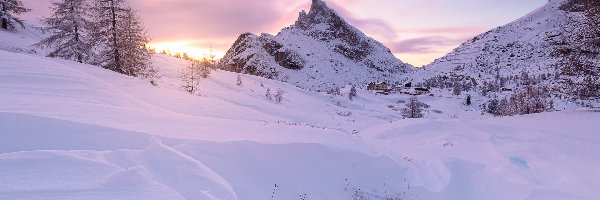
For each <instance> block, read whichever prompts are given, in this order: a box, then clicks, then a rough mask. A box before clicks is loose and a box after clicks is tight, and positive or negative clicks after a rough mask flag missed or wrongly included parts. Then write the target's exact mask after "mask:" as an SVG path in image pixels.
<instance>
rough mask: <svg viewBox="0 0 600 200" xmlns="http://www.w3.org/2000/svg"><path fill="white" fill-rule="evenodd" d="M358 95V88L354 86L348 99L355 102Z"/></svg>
mask: <svg viewBox="0 0 600 200" xmlns="http://www.w3.org/2000/svg"><path fill="white" fill-rule="evenodd" d="M357 96H358V94H357V93H356V86H354V85H352V86H351V87H350V93H348V99H350V101H354V97H357Z"/></svg>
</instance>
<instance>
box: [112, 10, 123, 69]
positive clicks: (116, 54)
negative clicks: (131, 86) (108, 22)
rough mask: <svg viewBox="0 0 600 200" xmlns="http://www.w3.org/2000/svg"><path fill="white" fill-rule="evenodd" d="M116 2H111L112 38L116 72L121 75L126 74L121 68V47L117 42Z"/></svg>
mask: <svg viewBox="0 0 600 200" xmlns="http://www.w3.org/2000/svg"><path fill="white" fill-rule="evenodd" d="M116 6H117V5H115V1H114V0H113V1H111V12H112V13H111V14H112V36H113V48H114V51H113V56H114V59H115V71H117V72H119V73H122V74H123V73H124V72H125V70H123V69H122V66H121V56H120V54H119V46H118V44H119V43H118V42H117V11H116V9H117V8H116Z"/></svg>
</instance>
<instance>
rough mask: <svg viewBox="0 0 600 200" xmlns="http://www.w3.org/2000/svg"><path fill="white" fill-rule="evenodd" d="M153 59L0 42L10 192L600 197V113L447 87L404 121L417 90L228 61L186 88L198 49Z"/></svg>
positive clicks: (0, 141)
mask: <svg viewBox="0 0 600 200" xmlns="http://www.w3.org/2000/svg"><path fill="white" fill-rule="evenodd" d="M2 34H4V35H3V37H4V36H8V37H20V36H18V35H16V34H14V33H6V32H4V33H2ZM11 34H13V35H11ZM2 40H5V38H2ZM15 44H16V45H17V46H18V45H21V47H22V48H26V47H27V45H28V44H27V43H26V42H16V43H15ZM7 47H11V46H10V45H8V46H7ZM13 49H14V48H13ZM154 63H155V65H156V66H157V67H158V68H159V69H160V70H161V75H162V76H163V77H162V78H161V79H160V80H159V81H158V86H152V85H151V84H150V83H149V82H148V80H143V79H138V78H131V77H127V76H124V75H119V74H116V73H114V72H111V71H108V70H104V69H101V68H98V67H95V66H91V65H84V64H79V63H75V62H70V61H64V60H59V59H52V58H45V57H42V56H39V55H36V54H24V53H14V52H8V51H4V50H1V51H0V199H425V200H428V199H477V200H480V199H532V200H533V199H540V200H542V199H543V200H547V199H595V198H597V197H598V196H600V193H599V192H598V191H597V187H598V186H600V181H599V180H600V177H599V175H600V159H598V155H600V135H598V134H597V131H598V130H600V124H599V123H598V119H600V113H599V112H594V111H591V110H572V109H570V110H566V111H561V112H551V113H543V114H535V115H527V116H518V117H504V118H495V117H491V116H489V115H481V113H480V112H479V111H477V109H476V105H472V106H466V105H464V99H461V98H458V97H452V96H451V95H450V94H449V93H448V92H447V91H439V92H434V93H435V95H433V96H422V97H420V99H421V100H422V101H423V102H425V103H427V104H429V105H430V106H431V108H430V109H428V112H427V113H426V116H427V117H426V118H425V119H403V117H402V115H401V113H400V111H398V110H397V109H395V108H398V107H402V106H403V105H404V104H403V103H400V102H405V101H407V100H408V98H409V96H408V95H400V94H396V95H389V96H383V95H375V94H373V93H371V92H368V91H365V90H359V92H358V97H357V98H355V99H354V101H350V100H348V98H347V97H346V94H345V93H346V92H347V91H346V90H342V95H329V94H326V93H317V92H311V91H305V90H302V89H299V88H297V87H295V86H291V85H288V84H286V83H281V82H277V81H273V80H269V79H264V78H261V77H255V76H249V75H240V76H241V77H242V81H243V85H242V86H238V85H236V77H237V76H238V74H236V73H232V72H226V71H220V70H218V71H214V72H213V73H212V74H211V75H210V77H209V78H208V79H205V80H202V82H201V83H200V89H199V95H190V94H188V93H186V92H185V91H183V90H182V89H181V88H180V80H179V71H180V69H181V68H182V67H183V66H185V65H187V61H182V60H178V59H174V58H171V57H166V56H161V55H157V56H155V58H154ZM267 89H270V90H271V91H275V90H278V89H280V90H282V91H285V93H284V98H283V101H282V102H281V103H277V102H274V101H269V100H267V98H266V97H265V91H266V90H267ZM475 104H477V100H476V99H475ZM433 110H438V111H439V112H433Z"/></svg>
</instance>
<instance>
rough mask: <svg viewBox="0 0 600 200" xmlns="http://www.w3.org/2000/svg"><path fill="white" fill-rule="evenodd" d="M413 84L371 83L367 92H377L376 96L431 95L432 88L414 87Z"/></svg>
mask: <svg viewBox="0 0 600 200" xmlns="http://www.w3.org/2000/svg"><path fill="white" fill-rule="evenodd" d="M412 85H413V84H412V82H407V83H404V84H399V83H396V84H388V83H386V82H381V83H378V82H371V83H369V85H368V86H367V90H369V91H373V92H375V94H381V95H390V94H408V95H413V96H418V95H426V94H429V93H430V92H431V91H430V88H425V87H413V86H412Z"/></svg>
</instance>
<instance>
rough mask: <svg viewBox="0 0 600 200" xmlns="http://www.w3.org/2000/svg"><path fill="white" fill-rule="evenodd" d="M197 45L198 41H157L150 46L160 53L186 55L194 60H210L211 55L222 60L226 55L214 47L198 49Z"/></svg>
mask: <svg viewBox="0 0 600 200" xmlns="http://www.w3.org/2000/svg"><path fill="white" fill-rule="evenodd" d="M196 43H197V41H193V40H179V41H156V42H151V43H150V44H148V46H149V47H150V48H151V49H154V50H155V51H156V52H159V53H160V52H163V51H164V52H166V53H167V54H169V55H175V54H177V53H179V54H184V53H185V54H187V55H188V56H189V57H191V58H194V59H201V58H208V57H210V56H211V55H213V56H214V58H215V59H220V58H222V57H223V56H224V55H225V52H224V51H220V50H216V49H213V48H212V47H208V48H205V47H198V46H196V45H195V44H196Z"/></svg>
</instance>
